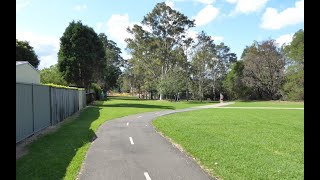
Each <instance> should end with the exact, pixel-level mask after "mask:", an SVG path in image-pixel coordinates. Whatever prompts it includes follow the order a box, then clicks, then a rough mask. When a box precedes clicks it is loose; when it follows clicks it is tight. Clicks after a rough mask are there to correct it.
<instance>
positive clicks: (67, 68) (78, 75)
mask: <svg viewBox="0 0 320 180" xmlns="http://www.w3.org/2000/svg"><path fill="white" fill-rule="evenodd" d="M105 65H106V61H105V49H104V47H103V43H102V42H101V40H100V39H99V37H98V35H97V34H96V33H95V32H94V30H93V29H92V28H91V27H88V26H86V25H83V24H82V22H81V21H78V22H75V21H72V22H71V23H70V24H69V26H68V27H67V28H66V30H65V32H64V33H63V36H62V37H61V38H60V49H59V52H58V68H59V71H60V72H62V75H63V77H64V79H65V80H66V81H67V82H68V83H72V84H76V85H77V86H78V87H86V88H88V87H89V85H90V84H91V83H92V82H96V81H97V80H98V79H101V77H102V72H103V69H104V68H105Z"/></svg>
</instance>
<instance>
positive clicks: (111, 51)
mask: <svg viewBox="0 0 320 180" xmlns="http://www.w3.org/2000/svg"><path fill="white" fill-rule="evenodd" d="M99 39H100V40H101V42H102V43H103V47H104V49H105V55H106V56H105V61H106V67H105V69H104V70H103V75H102V76H103V77H102V80H101V83H100V84H101V85H103V87H104V89H105V90H109V89H111V88H115V87H116V86H117V81H118V78H119V76H120V75H121V70H120V67H121V66H123V65H124V59H123V58H122V56H121V53H122V52H121V49H120V48H119V47H118V46H117V43H115V42H114V41H112V40H109V39H108V37H107V36H106V35H105V34H104V33H100V34H99Z"/></svg>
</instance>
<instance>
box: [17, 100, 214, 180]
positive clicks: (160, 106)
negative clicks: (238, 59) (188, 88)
mask: <svg viewBox="0 0 320 180" xmlns="http://www.w3.org/2000/svg"><path fill="white" fill-rule="evenodd" d="M206 104H208V102H203V103H200V102H195V101H189V102H186V101H181V102H168V101H157V100H140V99H136V98H131V97H110V98H109V100H108V101H104V102H102V101H101V102H97V103H96V105H95V106H93V107H88V108H86V109H84V110H83V111H82V112H81V113H80V116H79V117H78V118H76V119H75V120H73V121H70V122H68V123H65V124H63V125H62V126H61V127H60V128H59V129H58V130H57V131H56V132H53V133H51V134H47V135H44V136H42V137H40V138H39V139H37V140H36V141H34V142H33V143H31V144H29V145H28V146H27V148H28V154H27V155H25V156H23V157H21V158H20V159H18V160H17V161H16V179H47V180H49V179H70V180H71V179H72V180H74V179H75V178H76V176H77V174H78V172H79V169H80V167H81V164H82V162H83V160H84V157H85V154H86V152H87V150H88V148H89V146H90V142H91V140H92V138H93V137H94V135H95V132H96V131H97V129H98V127H99V126H100V125H101V124H102V123H104V122H105V121H108V120H111V119H114V118H118V117H123V116H127V115H130V114H137V113H143V112H149V111H159V110H168V109H181V108H187V107H193V106H200V105H206Z"/></svg>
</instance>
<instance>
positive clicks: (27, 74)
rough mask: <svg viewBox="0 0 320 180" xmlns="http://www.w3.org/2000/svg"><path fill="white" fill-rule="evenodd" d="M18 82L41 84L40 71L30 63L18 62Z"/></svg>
mask: <svg viewBox="0 0 320 180" xmlns="http://www.w3.org/2000/svg"><path fill="white" fill-rule="evenodd" d="M16 82H17V83H18V82H19V83H29V84H40V71H39V70H37V69H36V68H34V67H33V66H32V65H31V64H30V63H29V62H28V61H16Z"/></svg>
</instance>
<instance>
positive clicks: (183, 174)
mask: <svg viewBox="0 0 320 180" xmlns="http://www.w3.org/2000/svg"><path fill="white" fill-rule="evenodd" d="M232 103H233V102H229V103H220V104H214V105H207V106H200V107H193V108H187V109H181V110H166V111H159V112H148V113H143V114H136V115H131V116H126V117H123V118H118V119H114V120H111V121H107V122H106V123H104V124H103V125H101V127H100V128H99V130H98V131H97V133H96V135H97V139H96V140H94V142H92V144H91V146H90V148H89V150H88V152H87V155H86V158H85V161H84V164H83V166H82V169H81V171H80V173H79V179H80V180H88V179H90V180H91V179H92V180H100V179H101V180H102V179H103V180H105V179H108V180H122V179H124V180H143V179H146V180H151V179H152V180H180V179H181V180H189V179H190V180H209V179H210V180H212V179H213V178H212V177H210V176H209V175H208V174H207V173H206V172H204V171H203V170H202V169H201V168H200V167H199V165H198V164H197V163H196V162H195V161H194V160H193V159H192V158H190V157H188V156H186V155H185V154H184V153H182V152H181V151H180V150H178V149H177V148H176V147H175V146H174V145H172V144H171V143H170V142H168V141H167V140H166V139H165V138H164V137H162V136H161V135H160V134H159V133H157V132H156V130H155V129H154V127H153V126H152V125H151V121H152V120H153V119H155V118H157V117H159V116H163V115H167V114H172V113H177V112H185V111H192V110H198V109H204V108H215V107H220V106H225V105H229V104H232Z"/></svg>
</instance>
